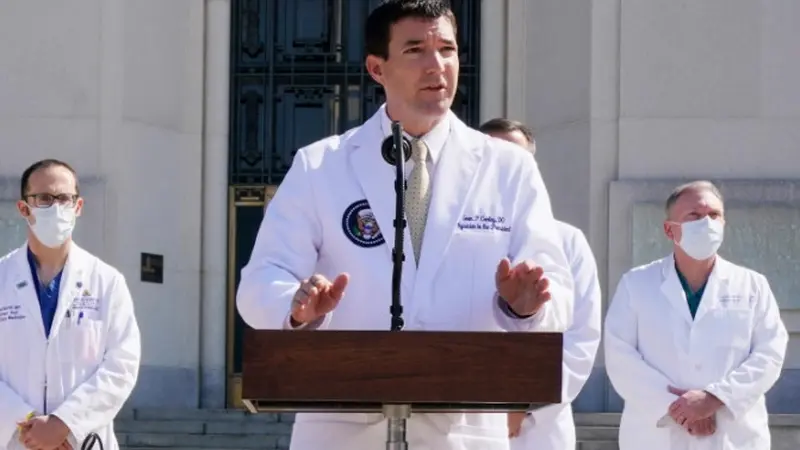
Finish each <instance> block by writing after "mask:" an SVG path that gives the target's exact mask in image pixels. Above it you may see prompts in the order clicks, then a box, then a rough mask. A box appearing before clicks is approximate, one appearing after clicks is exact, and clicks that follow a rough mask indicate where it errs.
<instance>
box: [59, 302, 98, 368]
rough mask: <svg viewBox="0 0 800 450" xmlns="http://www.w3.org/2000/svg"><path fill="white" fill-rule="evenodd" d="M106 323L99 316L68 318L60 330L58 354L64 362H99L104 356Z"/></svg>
mask: <svg viewBox="0 0 800 450" xmlns="http://www.w3.org/2000/svg"><path fill="white" fill-rule="evenodd" d="M103 327H104V323H103V321H102V320H101V319H100V318H99V317H93V316H92V315H91V314H84V316H83V317H75V316H74V315H73V317H71V318H70V319H66V320H65V321H64V323H63V324H62V329H61V330H60V331H59V334H60V335H59V338H58V356H59V360H60V361H61V362H64V363H79V364H81V365H83V364H90V365H92V364H97V363H99V362H100V361H101V360H102V358H103V352H102V348H103V347H102V345H101V340H102V337H103V332H102V330H103Z"/></svg>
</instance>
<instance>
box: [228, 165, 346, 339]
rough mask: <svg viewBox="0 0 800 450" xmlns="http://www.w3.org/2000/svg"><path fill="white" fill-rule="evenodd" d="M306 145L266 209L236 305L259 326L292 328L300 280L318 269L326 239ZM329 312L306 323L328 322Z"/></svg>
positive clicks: (249, 321) (321, 325) (317, 325)
mask: <svg viewBox="0 0 800 450" xmlns="http://www.w3.org/2000/svg"><path fill="white" fill-rule="evenodd" d="M306 158H307V157H306V153H305V150H304V149H300V150H299V151H298V152H297V154H296V155H295V158H294V162H293V163H292V166H291V168H290V169H289V172H288V173H287V174H286V177H285V178H284V179H283V182H282V183H281V185H280V187H279V188H278V190H277V192H275V195H274V197H273V198H272V200H270V202H269V204H268V205H267V208H266V210H265V212H264V218H263V219H262V221H261V226H260V228H259V230H258V236H257V237H256V242H255V245H254V246H253V252H252V253H251V255H250V261H249V262H248V263H247V265H246V266H245V267H244V268H242V273H241V280H240V281H239V288H238V291H237V294H236V307H237V308H238V310H239V314H240V315H241V316H242V319H243V320H244V321H245V322H246V323H247V324H248V325H250V326H251V327H253V328H255V329H262V330H263V329H273V330H280V329H290V328H291V326H290V325H289V314H290V311H291V302H292V297H293V296H294V294H295V292H296V291H297V289H298V288H299V287H300V280H303V279H305V278H307V277H309V276H311V275H313V271H314V268H315V266H316V263H317V257H318V251H319V248H320V246H321V245H322V226H321V224H320V222H319V219H318V217H317V214H316V212H315V210H314V208H315V206H314V205H315V201H314V193H313V191H312V187H311V174H310V173H309V171H308V162H307V159H306ZM331 314H332V313H329V314H327V315H326V316H325V318H324V319H323V320H322V321H320V322H319V323H312V324H308V325H306V326H304V327H301V328H304V329H313V328H326V327H327V324H328V323H329V322H330V316H331Z"/></svg>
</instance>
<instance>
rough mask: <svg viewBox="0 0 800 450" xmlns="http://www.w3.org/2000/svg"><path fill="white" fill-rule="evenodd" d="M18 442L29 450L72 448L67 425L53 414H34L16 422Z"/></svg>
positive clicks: (63, 449)
mask: <svg viewBox="0 0 800 450" xmlns="http://www.w3.org/2000/svg"><path fill="white" fill-rule="evenodd" d="M17 425H18V426H19V442H20V443H21V444H22V445H24V446H25V448H27V449H29V450H72V446H71V445H70V444H69V442H67V436H69V432H70V431H69V427H67V425H66V424H64V422H62V421H61V419H59V418H58V417H55V416H36V417H33V418H31V419H28V420H26V421H24V422H20V423H18V424H17Z"/></svg>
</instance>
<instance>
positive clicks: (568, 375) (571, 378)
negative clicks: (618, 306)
mask: <svg viewBox="0 0 800 450" xmlns="http://www.w3.org/2000/svg"><path fill="white" fill-rule="evenodd" d="M567 253H568V254H570V256H571V258H570V259H571V265H572V276H573V280H574V283H575V316H574V317H573V322H572V326H571V327H570V328H569V329H568V330H567V332H566V333H564V373H563V376H564V383H563V384H564V402H565V403H569V402H572V401H574V400H575V398H576V397H577V396H578V394H579V393H580V392H581V389H583V386H584V384H586V380H587V379H589V375H591V373H592V368H593V367H594V359H595V357H596V356H597V349H598V347H599V346H600V323H601V319H600V314H601V313H600V308H601V301H602V300H601V296H602V294H601V292H600V282H599V281H598V277H597V263H596V262H595V259H594V255H593V254H592V248H591V247H590V246H589V242H588V241H587V240H586V237H585V236H584V235H583V233H582V232H580V231H578V232H577V233H576V234H575V237H574V240H573V242H572V251H569V252H567Z"/></svg>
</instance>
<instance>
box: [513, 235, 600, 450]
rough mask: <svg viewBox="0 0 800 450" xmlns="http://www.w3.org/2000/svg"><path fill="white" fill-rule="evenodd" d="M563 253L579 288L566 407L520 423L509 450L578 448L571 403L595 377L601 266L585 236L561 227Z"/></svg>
mask: <svg viewBox="0 0 800 450" xmlns="http://www.w3.org/2000/svg"><path fill="white" fill-rule="evenodd" d="M558 225H559V231H560V234H561V238H562V243H563V244H562V245H563V248H564V253H565V254H566V255H567V259H568V260H569V263H570V267H571V269H572V277H573V281H574V284H575V306H574V307H575V313H574V316H573V322H572V326H571V327H570V328H569V329H568V330H567V331H566V332H565V333H564V361H563V362H564V369H563V382H562V388H563V394H562V397H563V403H560V404H558V405H551V406H547V407H544V408H542V409H539V410H536V411H534V412H533V413H532V414H531V415H530V416H529V417H528V418H526V419H525V420H524V421H523V422H522V429H521V430H520V435H519V436H518V437H515V438H513V439H511V450H566V449H570V450H574V449H575V448H576V446H577V442H576V437H575V421H574V420H573V417H572V405H571V402H572V401H574V400H575V398H576V397H577V396H578V394H579V393H580V392H581V389H583V386H584V384H586V380H587V379H588V378H589V375H591V373H592V368H593V367H594V359H595V356H596V355H597V348H598V347H599V346H600V324H601V319H600V315H601V312H600V310H601V297H602V295H601V292H600V282H599V281H598V279H597V263H596V261H595V258H594V254H593V253H592V248H591V247H590V246H589V242H588V241H587V240H586V236H584V234H583V232H582V231H581V230H580V229H579V228H576V227H574V226H572V225H570V224H568V223H564V222H558Z"/></svg>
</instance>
